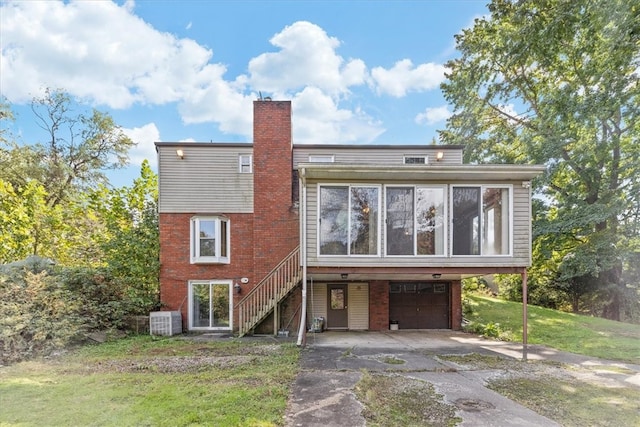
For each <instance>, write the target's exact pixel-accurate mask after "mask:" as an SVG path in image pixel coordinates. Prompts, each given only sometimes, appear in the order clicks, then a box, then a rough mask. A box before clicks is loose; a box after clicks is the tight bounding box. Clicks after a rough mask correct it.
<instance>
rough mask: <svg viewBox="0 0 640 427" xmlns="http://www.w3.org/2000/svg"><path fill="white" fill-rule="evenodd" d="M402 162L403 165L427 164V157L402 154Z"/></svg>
mask: <svg viewBox="0 0 640 427" xmlns="http://www.w3.org/2000/svg"><path fill="white" fill-rule="evenodd" d="M404 164H405V165H425V164H427V158H426V157H424V156H420V157H409V156H404Z"/></svg>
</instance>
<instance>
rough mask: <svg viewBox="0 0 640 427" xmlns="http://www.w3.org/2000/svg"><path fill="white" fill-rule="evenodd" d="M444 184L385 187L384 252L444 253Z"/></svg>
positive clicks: (412, 253)
mask: <svg viewBox="0 0 640 427" xmlns="http://www.w3.org/2000/svg"><path fill="white" fill-rule="evenodd" d="M445 188H446V187H445V186H424V187H414V186H410V187H394V186H388V187H386V190H385V194H386V199H385V202H386V203H385V206H386V235H385V236H386V237H385V246H386V254H387V255H444V254H445V252H446V244H445V243H446V238H445V236H446V235H447V233H446V223H447V220H446V209H445V207H446V191H445Z"/></svg>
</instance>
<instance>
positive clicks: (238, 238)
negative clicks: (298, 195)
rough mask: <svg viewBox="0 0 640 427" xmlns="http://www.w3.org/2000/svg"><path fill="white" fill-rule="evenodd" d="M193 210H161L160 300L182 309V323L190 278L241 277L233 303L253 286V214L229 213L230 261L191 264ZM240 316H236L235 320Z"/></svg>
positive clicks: (166, 304) (229, 278) (233, 278)
mask: <svg viewBox="0 0 640 427" xmlns="http://www.w3.org/2000/svg"><path fill="white" fill-rule="evenodd" d="M192 216H194V214H190V213H188V214H185V213H161V214H160V221H159V222H160V301H161V302H162V303H163V304H164V307H163V309H165V310H177V311H181V312H182V319H183V322H184V323H183V324H184V325H185V327H186V325H188V323H187V322H186V320H187V317H186V316H187V309H188V301H187V291H188V289H187V283H188V281H189V280H212V279H220V280H233V281H234V282H236V281H237V282H238V283H240V279H241V278H242V277H247V278H249V283H248V284H246V285H244V284H242V285H241V286H242V288H243V289H242V290H243V292H242V294H241V295H235V293H234V305H235V303H236V302H237V301H238V300H239V298H242V296H243V295H244V294H245V293H246V292H248V291H249V290H251V286H252V284H253V283H254V282H255V277H254V276H253V273H252V272H253V245H252V240H253V218H252V215H251V214H226V215H225V216H227V217H228V218H229V219H230V221H231V229H230V231H231V242H230V243H231V254H230V255H231V263H230V264H190V254H189V248H190V220H191V217H192ZM235 322H237V318H236V319H234V324H235Z"/></svg>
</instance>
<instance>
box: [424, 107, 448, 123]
mask: <svg viewBox="0 0 640 427" xmlns="http://www.w3.org/2000/svg"><path fill="white" fill-rule="evenodd" d="M451 114H452V113H451V111H449V107H448V106H446V105H443V106H441V107H436V108H427V109H426V110H425V111H424V113H420V114H418V115H417V116H416V118H415V121H416V123H418V124H427V125H434V124H436V123H440V122H443V121H445V120H447V119H448V118H449V117H451Z"/></svg>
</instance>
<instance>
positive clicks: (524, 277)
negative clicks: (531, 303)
mask: <svg viewBox="0 0 640 427" xmlns="http://www.w3.org/2000/svg"><path fill="white" fill-rule="evenodd" d="M527 292H528V291H527V267H525V268H523V269H522V360H524V361H526V360H527V358H528V337H527V331H528V329H529V327H528V324H527V323H528V322H527V317H528V316H527Z"/></svg>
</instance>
